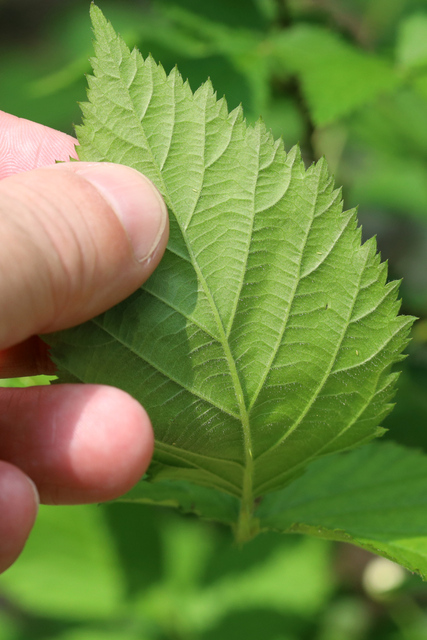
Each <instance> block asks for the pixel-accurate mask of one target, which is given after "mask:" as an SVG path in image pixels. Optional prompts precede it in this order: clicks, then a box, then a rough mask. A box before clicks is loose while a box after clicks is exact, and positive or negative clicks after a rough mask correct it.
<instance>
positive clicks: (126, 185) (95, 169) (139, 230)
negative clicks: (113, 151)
mask: <svg viewBox="0 0 427 640" xmlns="http://www.w3.org/2000/svg"><path fill="white" fill-rule="evenodd" d="M77 173H78V174H79V175H81V176H83V177H84V178H85V179H86V180H87V181H88V182H90V183H91V184H93V186H94V187H95V188H96V189H97V190H98V191H99V192H100V193H101V195H102V196H103V197H104V198H105V200H107V202H108V203H109V204H110V205H111V207H112V209H113V211H114V212H115V214H116V215H117V217H118V218H119V220H120V222H121V223H122V225H123V227H124V229H125V231H126V234H127V236H128V238H129V241H130V243H131V245H132V248H133V252H134V254H135V258H136V259H137V260H138V262H143V261H144V260H147V258H149V257H150V256H151V255H152V253H153V251H154V250H155V249H156V247H157V245H158V244H159V241H160V238H161V237H162V235H163V232H164V229H165V226H166V223H167V209H166V205H165V203H164V202H163V199H162V197H161V195H160V193H159V192H158V191H157V189H156V188H155V186H154V185H153V184H152V182H150V180H148V178H146V177H145V176H143V175H142V174H141V173H139V171H136V170H135V169H131V168H130V167H126V166H124V165H117V164H110V163H107V162H103V163H81V165H80V167H79V169H78V170H77Z"/></svg>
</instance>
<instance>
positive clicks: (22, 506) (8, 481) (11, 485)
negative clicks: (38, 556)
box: [0, 461, 38, 573]
mask: <svg viewBox="0 0 427 640" xmlns="http://www.w3.org/2000/svg"><path fill="white" fill-rule="evenodd" d="M37 510H38V496H37V492H36V489H35V487H34V485H33V483H32V482H31V480H30V479H29V478H27V476H26V475H25V474H24V473H22V471H20V470H19V469H17V468H16V467H14V466H12V465H11V464H8V463H7V462H1V461H0V573H2V572H3V571H5V570H6V569H7V568H8V567H10V565H11V564H12V563H13V562H14V561H15V560H16V558H17V557H18V556H19V554H20V553H21V551H22V549H23V548H24V545H25V542H26V541H27V538H28V535H29V533H30V531H31V528H32V526H33V524H34V521H35V519H36V515H37Z"/></svg>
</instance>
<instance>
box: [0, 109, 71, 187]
mask: <svg viewBox="0 0 427 640" xmlns="http://www.w3.org/2000/svg"><path fill="white" fill-rule="evenodd" d="M0 131H1V136H0V180H2V179H3V178H7V177H8V176H11V175H14V174H15V173H21V172H22V171H31V170H32V169H37V168H39V167H45V166H47V165H51V164H53V163H54V162H56V161H57V160H69V159H70V157H71V158H77V154H76V150H75V145H76V144H77V140H75V139H74V138H72V137H71V136H68V135H66V134H65V133H61V132H60V131H55V129H50V128H49V127H45V126H43V125H41V124H36V123H35V122H30V121H29V120H25V119H24V118H17V117H16V116H12V115H10V114H9V113H5V112H4V111H0Z"/></svg>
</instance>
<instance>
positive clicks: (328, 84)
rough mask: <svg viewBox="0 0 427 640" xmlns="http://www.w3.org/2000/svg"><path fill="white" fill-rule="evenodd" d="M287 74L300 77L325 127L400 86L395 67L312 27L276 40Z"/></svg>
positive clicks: (316, 119)
mask: <svg viewBox="0 0 427 640" xmlns="http://www.w3.org/2000/svg"><path fill="white" fill-rule="evenodd" d="M271 44H272V46H274V52H275V55H276V56H277V57H278V59H279V61H281V62H282V64H283V65H284V67H285V69H286V70H288V71H291V72H294V73H296V74H297V75H298V77H299V79H300V81H301V87H302V91H303V94H304V97H305V100H306V102H307V106H308V108H309V110H310V114H311V117H312V119H313V122H314V123H315V124H316V125H318V126H324V125H326V124H329V123H331V122H334V121H335V120H337V119H339V118H342V117H343V116H346V115H348V114H349V113H351V112H352V111H354V110H355V109H358V108H360V107H361V106H363V105H365V104H369V103H370V102H372V101H373V100H375V99H376V98H377V97H378V96H380V95H381V94H383V93H384V92H390V91H393V90H394V89H396V87H397V86H398V85H399V78H398V76H397V74H395V73H394V71H393V69H392V67H391V65H389V64H388V63H387V61H385V60H383V59H382V58H380V57H379V56H376V55H374V54H368V53H366V52H364V51H362V50H360V49H357V48H356V47H354V46H352V45H351V44H349V43H347V42H345V41H344V40H343V39H342V38H340V37H339V36H338V35H336V34H334V33H332V32H330V31H327V30H326V29H322V28H320V27H316V26H312V25H298V26H295V27H293V28H291V29H289V30H286V31H281V32H279V33H278V34H277V36H275V37H273V38H272V39H271Z"/></svg>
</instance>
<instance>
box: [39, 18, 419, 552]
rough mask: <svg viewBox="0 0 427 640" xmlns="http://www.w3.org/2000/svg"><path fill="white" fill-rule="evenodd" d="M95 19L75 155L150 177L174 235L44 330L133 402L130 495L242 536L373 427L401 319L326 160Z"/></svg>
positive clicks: (385, 394) (400, 342)
mask: <svg viewBox="0 0 427 640" xmlns="http://www.w3.org/2000/svg"><path fill="white" fill-rule="evenodd" d="M91 12H92V20H93V24H94V29H95V36H96V42H95V54H96V55H95V58H94V59H93V61H92V64H93V72H94V75H93V76H91V77H89V78H88V82H89V92H88V98H89V102H88V103H85V104H83V105H82V111H83V118H84V124H83V125H82V126H80V127H78V128H77V135H78V140H79V145H80V146H79V147H78V154H79V158H80V159H81V160H86V161H110V162H117V163H122V164H126V165H129V166H131V167H134V168H135V169H137V170H139V171H141V172H142V173H144V174H145V175H146V176H148V177H149V178H150V179H151V180H152V181H153V182H154V184H155V185H156V186H157V188H158V189H159V191H160V192H161V193H162V195H163V197H164V199H165V201H166V203H167V206H168V209H169V213H170V227H171V230H170V241H169V244H168V248H167V250H166V254H165V256H164V258H163V260H162V262H161V264H160V266H159V267H158V268H157V270H156V272H155V273H154V274H153V276H152V277H151V278H150V279H149V280H148V281H147V282H146V284H145V285H144V286H143V287H142V288H141V289H139V290H138V291H137V292H136V293H134V294H133V295H132V296H131V297H130V298H128V299H127V300H125V301H124V302H123V303H121V304H119V305H118V306H116V307H115V308H113V309H111V310H110V311H107V312H106V313H104V314H103V315H101V316H99V317H97V318H95V319H94V320H92V321H91V322H88V323H86V324H84V325H81V326H80V327H76V328H74V329H70V330H67V331H65V332H61V333H58V334H53V335H50V336H48V337H47V340H48V342H49V343H50V344H51V345H52V354H53V357H54V360H55V361H56V363H57V364H58V366H59V368H60V370H61V371H63V378H64V379H65V378H66V377H67V376H68V377H69V378H73V379H77V380H81V381H84V382H93V383H106V384H110V385H114V386H117V387H119V388H122V389H125V390H126V391H128V392H130V393H131V394H132V395H133V396H134V397H135V398H137V399H138V400H139V401H140V402H141V403H142V404H143V405H144V407H145V408H146V409H147V411H148V413H149V415H150V417H151V419H152V422H153V425H154V430H155V436H156V450H155V454H154V459H153V463H152V465H151V467H150V469H149V472H148V479H146V480H144V481H142V482H141V483H140V484H139V485H138V486H137V487H136V489H135V490H134V491H133V492H131V493H130V494H129V495H128V497H127V499H137V500H138V499H139V500H143V501H147V502H155V503H160V504H173V505H175V506H181V507H183V508H185V509H186V510H192V509H191V507H192V506H193V507H194V504H197V508H195V509H194V510H196V511H197V512H198V513H200V515H202V516H205V517H212V518H215V519H218V520H221V521H224V522H228V523H230V524H233V525H234V526H235V528H236V531H237V535H238V537H239V538H240V539H242V540H243V539H245V538H248V537H250V536H251V535H253V534H254V533H255V532H256V530H257V528H259V526H260V525H259V520H258V519H257V518H256V517H254V516H253V510H254V505H255V504H257V503H258V502H259V499H261V497H262V496H265V495H266V494H269V493H271V492H278V491H279V490H282V489H283V488H284V487H286V486H287V485H288V484H289V482H290V481H291V480H293V479H295V478H296V477H298V476H299V475H300V474H301V473H302V472H303V470H304V468H305V467H306V465H307V464H308V463H309V462H311V461H313V460H315V459H316V458H319V457H323V456H325V455H326V454H331V453H334V452H338V451H343V450H347V449H350V448H353V447H354V446H356V445H359V444H363V443H366V442H368V441H370V440H371V439H372V438H374V437H375V436H377V435H380V434H381V433H382V430H381V428H379V426H378V425H379V424H380V422H381V421H382V420H383V419H384V417H385V416H386V415H387V413H388V412H389V411H390V409H391V407H392V405H391V404H390V401H391V398H392V395H393V392H394V383H395V379H396V374H394V373H391V372H390V368H391V366H392V364H393V363H394V362H396V361H398V360H399V359H400V358H401V356H400V353H401V351H402V349H403V348H404V346H405V345H406V343H407V336H408V332H409V329H410V326H411V323H412V319H411V318H408V317H402V316H398V315H397V314H398V309H399V302H398V301H397V288H398V284H397V283H395V282H392V283H388V284H387V283H386V278H387V271H386V266H385V265H384V264H381V262H380V258H379V256H378V255H377V254H376V247H375V242H374V240H370V241H368V242H366V243H365V244H363V245H361V240H360V229H358V228H357V221H356V214H355V211H346V212H343V210H342V203H341V194H340V191H339V190H335V189H334V185H333V181H332V178H331V177H330V176H329V174H328V171H327V167H326V164H325V162H324V161H323V160H321V161H319V162H318V163H317V164H315V165H312V166H311V167H309V168H308V169H307V170H306V169H305V167H304V165H303V163H302V160H301V157H300V153H299V150H298V148H294V149H292V150H291V151H290V152H289V153H286V152H285V150H284V148H283V144H282V142H281V141H274V140H273V138H272V136H271V135H270V133H269V132H268V131H267V130H266V128H265V126H264V124H263V123H262V122H258V123H257V124H255V125H254V126H247V124H246V122H245V121H244V119H243V115H242V111H241V109H236V110H234V111H232V112H231V113H229V112H228V109H227V105H226V102H225V100H224V99H221V100H217V98H216V95H215V94H214V92H213V89H212V86H211V84H210V82H207V83H205V84H204V85H202V86H201V87H200V88H199V89H198V90H197V91H196V92H195V93H194V94H193V93H192V91H191V89H190V87H189V85H188V83H186V82H183V80H182V78H181V76H180V75H179V73H178V71H177V70H176V69H175V70H173V71H172V72H171V73H170V74H169V75H166V73H165V72H164V70H163V69H162V67H161V66H158V65H157V64H156V63H155V62H154V61H153V59H152V58H150V57H149V58H147V59H146V60H144V59H143V58H142V56H141V55H140V53H139V52H138V51H136V50H134V51H132V52H130V51H129V50H128V48H127V47H126V45H125V44H124V42H123V41H122V40H121V39H120V37H118V36H117V35H116V34H115V32H114V30H113V28H112V27H111V25H110V24H109V23H108V22H107V21H106V20H105V18H104V17H103V15H102V13H101V12H100V10H99V9H98V8H96V7H94V6H92V10H91ZM193 503H194V504H193ZM269 526H273V525H272V524H271V523H270V522H269ZM261 528H262V527H261ZM273 528H274V526H273Z"/></svg>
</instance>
